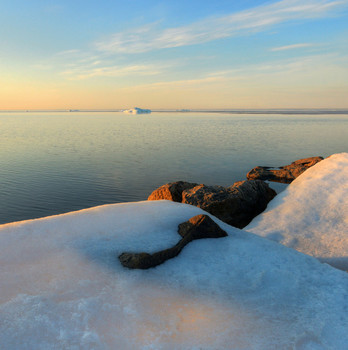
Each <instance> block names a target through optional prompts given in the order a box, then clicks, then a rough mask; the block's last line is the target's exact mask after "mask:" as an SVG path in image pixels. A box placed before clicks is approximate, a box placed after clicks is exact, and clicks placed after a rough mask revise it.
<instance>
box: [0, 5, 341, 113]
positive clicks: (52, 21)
mask: <svg viewBox="0 0 348 350" xmlns="http://www.w3.org/2000/svg"><path fill="white" fill-rule="evenodd" d="M0 26H1V30H0V45H1V46H0V47H1V50H0V78H1V84H0V110H1V109H2V110H4V109H118V108H132V107H135V106H138V107H142V108H151V109H159V108H174V109H177V108H195V109H199V108H201V109H209V108H210V109H215V108H220V109H223V108H348V0H332V1H330V0H281V1H263V0H259V1H255V0H243V1H241V0H233V1H232V0H230V1H227V0H215V1H202V0H200V1H198V0H190V1H187V0H185V1H184V0H176V1H169V0H167V1H156V0H129V1H118V0H113V1H111V0H104V1H92V0H69V1H68V0H59V1H53V0H31V1H25V0H11V1H9V0H3V1H1V2H0Z"/></svg>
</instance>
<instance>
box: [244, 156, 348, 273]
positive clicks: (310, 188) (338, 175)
mask: <svg viewBox="0 0 348 350" xmlns="http://www.w3.org/2000/svg"><path fill="white" fill-rule="evenodd" d="M244 230H247V231H250V232H253V233H255V234H258V235H260V236H263V237H267V238H269V239H272V240H274V241H276V242H278V243H281V244H284V245H286V246H288V247H291V248H293V249H296V250H298V251H300V252H303V253H306V254H309V255H312V256H314V257H316V258H318V259H320V260H321V261H323V262H327V263H329V264H331V265H333V266H335V267H337V268H340V269H343V270H347V271H348V153H340V154H334V155H332V156H330V157H329V158H326V159H324V160H322V161H321V162H319V163H317V164H316V165H314V166H313V167H311V168H309V169H308V170H306V171H305V172H304V173H303V174H301V175H300V176H299V177H298V178H297V179H296V180H295V181H293V182H292V183H291V184H290V185H289V186H288V187H287V189H286V190H285V191H284V192H282V193H281V194H279V195H278V196H276V197H275V198H274V199H273V200H272V201H271V202H270V203H269V204H268V207H267V210H266V211H265V212H263V213H262V214H260V215H259V216H258V217H256V218H255V219H254V220H253V221H252V222H251V223H250V224H249V225H248V226H247V227H245V228H244Z"/></svg>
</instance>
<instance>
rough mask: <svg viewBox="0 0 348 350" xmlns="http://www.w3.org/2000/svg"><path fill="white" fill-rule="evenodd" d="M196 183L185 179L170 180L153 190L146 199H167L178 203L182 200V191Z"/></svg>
mask: <svg viewBox="0 0 348 350" xmlns="http://www.w3.org/2000/svg"><path fill="white" fill-rule="evenodd" d="M197 185H198V184H195V183H191V182H185V181H177V182H171V183H168V184H165V185H163V186H161V187H159V188H157V189H156V190H154V191H153V192H152V193H151V194H150V196H149V198H148V199H147V200H149V201H155V200H160V199H167V200H169V201H173V202H179V203H180V202H181V201H182V193H183V191H185V190H188V189H190V188H193V187H195V186H197Z"/></svg>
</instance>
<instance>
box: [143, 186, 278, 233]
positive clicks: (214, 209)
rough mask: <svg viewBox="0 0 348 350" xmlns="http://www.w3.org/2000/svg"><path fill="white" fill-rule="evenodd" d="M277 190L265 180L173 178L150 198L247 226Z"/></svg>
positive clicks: (241, 226) (263, 208)
mask: <svg viewBox="0 0 348 350" xmlns="http://www.w3.org/2000/svg"><path fill="white" fill-rule="evenodd" d="M275 195H276V192H275V191H274V190H273V189H271V188H270V187H269V186H268V184H267V183H265V182H263V181H261V180H253V181H239V182H236V183H234V184H233V185H232V186H230V187H223V186H206V185H203V184H201V185H197V184H195V183H190V182H183V181H178V182H172V183H169V184H166V185H163V186H161V187H159V188H158V189H157V190H155V191H153V192H152V193H151V195H150V196H149V198H148V200H160V199H168V200H172V201H174V202H182V203H186V204H191V205H194V206H196V207H199V208H202V209H203V210H205V211H207V212H208V213H210V214H213V215H215V216H216V217H218V218H219V219H220V220H222V221H224V222H226V223H228V224H229V225H232V226H235V227H238V228H243V227H244V226H246V225H247V224H248V223H249V222H250V221H251V220H252V219H253V218H254V217H255V216H256V215H258V214H260V213H261V212H262V211H264V210H265V209H266V207H267V204H268V202H269V201H270V200H271V199H273V198H274V196H275Z"/></svg>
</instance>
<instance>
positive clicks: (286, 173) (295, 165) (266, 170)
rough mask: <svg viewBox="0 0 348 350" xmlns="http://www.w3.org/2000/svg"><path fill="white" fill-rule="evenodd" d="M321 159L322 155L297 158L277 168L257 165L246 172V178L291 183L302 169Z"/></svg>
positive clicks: (304, 169)
mask: <svg viewBox="0 0 348 350" xmlns="http://www.w3.org/2000/svg"><path fill="white" fill-rule="evenodd" d="M321 160H323V157H310V158H304V159H299V160H296V161H294V162H292V163H291V164H290V165H285V166H281V167H279V168H277V169H275V168H271V167H265V166H257V167H255V168H253V169H251V170H250V171H249V172H248V174H247V179H248V180H256V179H258V180H264V181H265V180H269V181H275V182H281V183H287V184H289V183H291V182H292V181H293V180H295V179H296V178H297V177H298V176H300V175H301V174H302V173H303V172H304V171H306V170H307V169H308V168H310V167H311V166H313V165H315V164H317V163H318V162H320V161H321Z"/></svg>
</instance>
